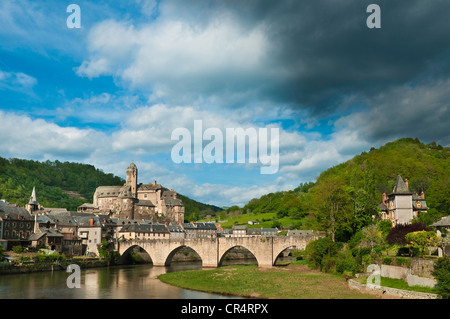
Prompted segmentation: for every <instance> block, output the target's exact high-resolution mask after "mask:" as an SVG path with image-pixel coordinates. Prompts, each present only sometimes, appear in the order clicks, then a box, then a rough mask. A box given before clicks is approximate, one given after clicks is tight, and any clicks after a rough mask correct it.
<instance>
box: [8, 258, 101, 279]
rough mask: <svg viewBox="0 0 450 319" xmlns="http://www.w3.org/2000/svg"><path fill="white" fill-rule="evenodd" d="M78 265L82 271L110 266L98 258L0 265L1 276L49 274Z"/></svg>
mask: <svg viewBox="0 0 450 319" xmlns="http://www.w3.org/2000/svg"><path fill="white" fill-rule="evenodd" d="M71 264H77V265H78V266H80V268H81V269H87V268H98V267H107V266H109V263H108V261H106V260H102V259H98V258H76V259H65V260H62V261H51V262H49V261H44V262H29V263H22V264H19V265H13V264H7V263H3V264H1V265H0V275H8V274H24V273H33V272H48V271H60V270H64V271H65V270H66V269H67V266H68V265H71Z"/></svg>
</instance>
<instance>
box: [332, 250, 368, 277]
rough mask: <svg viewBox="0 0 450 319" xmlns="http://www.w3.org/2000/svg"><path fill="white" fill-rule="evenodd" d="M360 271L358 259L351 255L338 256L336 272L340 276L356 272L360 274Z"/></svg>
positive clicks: (360, 265)
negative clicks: (340, 274)
mask: <svg viewBox="0 0 450 319" xmlns="http://www.w3.org/2000/svg"><path fill="white" fill-rule="evenodd" d="M359 259H360V258H359ZM362 269H363V267H362V264H361V262H358V258H355V257H353V254H351V253H350V254H349V253H347V254H342V255H340V256H339V257H338V261H337V262H336V271H337V272H339V273H342V274H344V273H351V274H352V275H354V274H356V273H357V272H361V271H362Z"/></svg>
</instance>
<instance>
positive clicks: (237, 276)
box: [158, 264, 380, 299]
mask: <svg viewBox="0 0 450 319" xmlns="http://www.w3.org/2000/svg"><path fill="white" fill-rule="evenodd" d="M158 279H159V280H161V281H162V282H164V283H168V284H171V285H174V286H177V287H180V288H185V289H192V290H198V291H204V292H209V293H216V294H223V295H233V296H239V297H245V298H261V299H264V298H274V299H372V298H377V297H378V298H380V297H379V296H376V295H372V294H367V293H362V292H360V291H357V290H353V289H350V288H349V287H348V285H347V282H346V280H345V279H344V278H342V277H340V276H336V275H333V274H326V273H322V272H320V271H318V270H314V269H310V268H309V267H307V266H305V265H294V264H290V265H288V266H283V267H273V268H259V267H257V265H233V266H226V267H220V268H216V269H208V270H192V271H183V272H177V273H166V274H161V275H159V276H158Z"/></svg>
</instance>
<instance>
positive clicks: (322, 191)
mask: <svg viewBox="0 0 450 319" xmlns="http://www.w3.org/2000/svg"><path fill="white" fill-rule="evenodd" d="M397 175H400V176H401V177H402V178H403V179H405V178H407V179H408V180H409V188H410V190H411V191H413V192H417V193H419V194H420V192H421V191H422V190H423V191H424V193H425V196H426V197H425V198H426V201H427V205H428V207H429V210H428V213H426V214H423V215H420V216H419V221H420V222H422V223H424V224H426V225H429V224H430V223H432V222H434V221H436V220H438V219H439V218H440V217H442V216H445V215H449V214H450V149H448V148H444V147H442V146H440V145H437V144H436V143H434V142H433V143H430V144H427V145H426V144H423V143H421V142H420V141H419V140H417V139H410V138H404V139H399V140H396V141H394V142H391V143H387V144H386V145H384V146H382V147H380V148H379V149H375V148H372V149H371V150H370V151H369V152H363V153H362V154H360V155H357V156H355V157H354V158H352V159H351V160H349V161H347V162H345V163H342V164H339V165H337V166H334V167H332V168H329V169H327V170H325V171H324V172H322V173H321V174H320V176H319V177H318V178H317V181H316V182H315V183H312V182H311V183H306V184H300V185H299V187H297V188H296V189H294V190H290V191H286V192H277V193H270V194H266V195H264V196H262V197H260V198H255V199H252V200H251V201H249V202H248V203H247V204H246V205H245V206H244V207H242V208H239V207H237V206H233V207H230V208H228V209H227V212H228V213H229V214H231V213H236V212H238V213H241V214H249V213H265V212H274V213H276V214H277V218H284V217H290V218H293V219H296V220H298V222H297V223H295V224H296V225H297V226H300V227H301V228H303V229H316V230H323V231H326V232H327V233H329V234H330V236H331V238H332V239H334V240H336V241H347V240H348V239H349V238H351V237H352V235H354V234H355V233H356V232H357V231H358V230H360V229H362V228H363V227H365V226H367V225H369V224H370V223H371V221H372V219H373V218H372V216H374V215H375V216H376V215H377V214H378V213H379V209H378V207H377V206H378V204H379V203H381V197H382V193H383V192H386V193H387V194H389V193H390V192H392V188H393V186H394V184H395V180H396V177H397Z"/></svg>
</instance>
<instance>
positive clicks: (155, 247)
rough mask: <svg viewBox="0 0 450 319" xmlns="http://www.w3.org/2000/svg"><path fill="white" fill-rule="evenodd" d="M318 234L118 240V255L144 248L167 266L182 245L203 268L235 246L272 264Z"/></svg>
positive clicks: (262, 262) (216, 263)
mask: <svg viewBox="0 0 450 319" xmlns="http://www.w3.org/2000/svg"><path fill="white" fill-rule="evenodd" d="M320 237H322V236H321V235H317V234H308V235H302V236H256V237H218V238H196V239H187V238H178V239H177V238H171V239H149V240H128V241H123V242H119V244H118V251H119V253H120V255H121V256H123V255H125V254H127V253H128V252H130V251H131V249H132V248H134V247H136V246H138V247H141V248H142V249H144V250H145V251H146V252H147V253H148V254H149V256H150V258H151V259H152V262H153V265H155V266H168V265H170V262H171V260H172V257H173V256H174V255H175V253H176V252H177V251H178V250H179V249H181V248H184V247H189V248H191V249H193V250H194V251H195V252H196V253H197V254H198V255H199V256H200V258H201V259H202V266H203V267H214V268H215V267H219V266H221V265H222V262H223V260H224V257H225V255H226V254H227V252H228V251H229V250H231V249H233V248H235V247H244V248H246V249H248V250H249V251H250V252H251V253H252V254H253V255H254V256H255V258H256V260H257V262H258V265H259V266H260V267H272V266H273V265H275V262H276V260H277V258H278V256H279V255H280V254H281V253H282V252H283V251H284V250H285V249H287V248H297V249H305V247H306V245H307V244H308V243H309V242H310V241H312V240H315V239H318V238H320Z"/></svg>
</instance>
